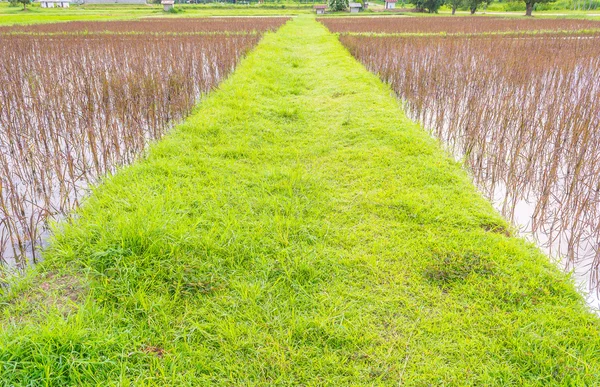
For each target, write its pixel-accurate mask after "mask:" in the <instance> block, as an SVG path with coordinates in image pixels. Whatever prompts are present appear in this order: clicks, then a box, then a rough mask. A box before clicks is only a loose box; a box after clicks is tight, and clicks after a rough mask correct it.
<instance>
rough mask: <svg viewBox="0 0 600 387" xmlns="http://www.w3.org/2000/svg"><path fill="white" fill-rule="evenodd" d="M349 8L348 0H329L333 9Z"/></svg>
mask: <svg viewBox="0 0 600 387" xmlns="http://www.w3.org/2000/svg"><path fill="white" fill-rule="evenodd" d="M346 8H348V0H329V9H331V10H332V11H343V10H345V9H346Z"/></svg>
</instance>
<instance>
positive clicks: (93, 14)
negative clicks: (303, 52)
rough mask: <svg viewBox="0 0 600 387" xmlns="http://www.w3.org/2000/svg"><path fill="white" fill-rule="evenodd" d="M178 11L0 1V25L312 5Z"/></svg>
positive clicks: (267, 11)
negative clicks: (19, 4) (13, 4)
mask: <svg viewBox="0 0 600 387" xmlns="http://www.w3.org/2000/svg"><path fill="white" fill-rule="evenodd" d="M176 8H177V9H178V10H180V11H181V12H179V13H177V14H169V13H166V12H163V8H162V6H161V5H150V4H149V5H113V4H109V5H82V6H77V5H71V7H70V8H68V9H62V8H51V9H44V8H40V6H39V4H38V3H36V4H34V5H30V6H28V8H27V9H28V10H27V11H25V12H24V11H23V8H22V7H10V6H9V5H8V3H5V2H0V25H13V24H33V23H55V22H65V21H73V20H87V21H99V20H129V19H138V18H144V17H200V16H276V15H297V14H302V13H309V12H311V11H312V5H300V6H299V5H298V4H281V5H278V6H275V5H269V4H267V5H264V6H258V5H251V6H234V5H227V6H225V5H216V4H214V5H186V4H182V5H177V6H176Z"/></svg>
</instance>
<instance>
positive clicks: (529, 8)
mask: <svg viewBox="0 0 600 387" xmlns="http://www.w3.org/2000/svg"><path fill="white" fill-rule="evenodd" d="M554 1H555V0H525V16H531V13H532V12H533V6H534V5H536V4H537V3H552V2H554Z"/></svg>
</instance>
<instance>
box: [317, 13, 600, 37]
mask: <svg viewBox="0 0 600 387" xmlns="http://www.w3.org/2000/svg"><path fill="white" fill-rule="evenodd" d="M319 21H320V22H321V23H323V24H324V25H325V26H326V27H327V28H329V30H330V31H331V32H342V33H343V32H373V33H439V32H446V33H450V34H455V33H482V32H519V31H573V30H594V29H595V30H597V29H600V22H598V21H593V20H581V19H514V18H513V19H503V18H492V17H489V18H488V17H433V18H431V17H428V18H423V17H344V18H320V19H319Z"/></svg>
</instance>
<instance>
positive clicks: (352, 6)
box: [348, 3, 362, 8]
mask: <svg viewBox="0 0 600 387" xmlns="http://www.w3.org/2000/svg"><path fill="white" fill-rule="evenodd" d="M348 6H349V7H350V8H362V4H361V3H350V4H348Z"/></svg>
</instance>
